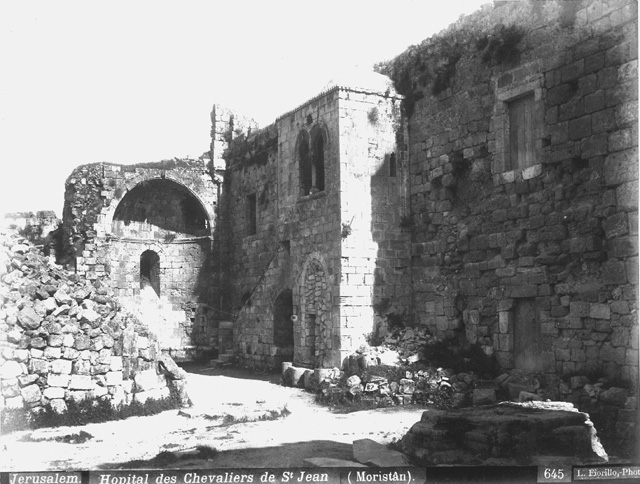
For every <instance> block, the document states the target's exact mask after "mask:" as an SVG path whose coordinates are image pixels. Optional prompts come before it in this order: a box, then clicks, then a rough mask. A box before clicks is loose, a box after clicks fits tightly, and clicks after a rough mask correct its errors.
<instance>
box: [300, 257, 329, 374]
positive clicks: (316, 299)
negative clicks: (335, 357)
mask: <svg viewBox="0 0 640 484" xmlns="http://www.w3.org/2000/svg"><path fill="white" fill-rule="evenodd" d="M302 280H303V286H302V287H301V288H300V289H301V298H300V299H301V301H300V309H301V313H302V314H301V321H300V322H299V323H298V324H297V325H296V327H295V328H294V332H295V335H294V336H295V337H294V339H295V346H294V363H295V364H296V365H299V366H303V367H307V368H324V365H325V364H326V363H327V362H326V359H327V357H328V353H329V351H330V350H331V331H330V328H329V326H330V324H331V315H330V309H329V304H330V298H329V297H328V286H327V277H326V273H325V270H324V268H323V266H322V264H321V263H320V262H319V261H317V260H314V259H312V260H311V261H310V262H309V264H308V265H307V267H306V270H305V274H304V277H303V279H302Z"/></svg>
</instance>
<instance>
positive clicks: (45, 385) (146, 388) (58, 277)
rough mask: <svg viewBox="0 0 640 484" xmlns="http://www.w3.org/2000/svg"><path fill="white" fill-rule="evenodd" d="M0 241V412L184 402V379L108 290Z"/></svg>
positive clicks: (13, 239)
mask: <svg viewBox="0 0 640 484" xmlns="http://www.w3.org/2000/svg"><path fill="white" fill-rule="evenodd" d="M0 238H1V240H2V242H1V245H0V281H1V284H0V303H1V304H0V335H1V337H0V381H1V396H0V406H1V407H4V408H23V407H26V408H29V409H31V411H38V410H40V409H42V408H44V407H47V406H50V407H51V408H53V409H54V410H56V411H58V412H62V411H64V410H65V409H66V408H67V402H69V401H70V400H71V399H74V400H80V399H85V398H91V399H98V398H102V399H108V400H110V401H111V402H112V403H113V404H114V405H119V404H128V403H131V402H133V401H138V402H145V401H146V400H147V399H149V398H154V399H162V398H167V397H169V396H170V394H171V393H173V394H174V395H175V396H177V397H178V398H180V399H181V400H182V402H183V403H186V402H187V400H188V397H187V395H186V390H185V374H184V372H183V371H182V370H181V369H180V368H179V367H177V366H176V365H175V363H174V362H173V360H171V358H169V357H167V356H164V355H161V354H160V351H159V347H158V343H157V339H156V337H155V336H154V335H152V334H150V333H149V331H148V330H147V329H146V328H145V327H144V326H143V325H141V324H140V323H139V322H138V321H137V320H136V319H135V318H134V317H133V316H132V315H131V314H129V313H127V312H126V311H124V310H122V309H121V308H120V306H119V304H118V303H117V301H116V300H115V298H114V297H113V294H112V292H111V290H110V289H109V288H108V287H107V286H105V285H103V284H101V283H100V282H98V281H94V282H91V281H87V280H83V279H81V278H78V277H76V275H75V274H72V273H69V272H67V271H65V270H63V269H61V268H60V267H58V266H56V265H55V264H54V263H53V262H52V261H50V260H49V259H48V258H46V257H44V256H43V255H41V254H40V253H39V252H38V251H37V250H36V249H35V248H34V247H33V246H31V245H30V244H29V243H28V242H27V241H26V240H24V239H23V238H21V237H19V236H18V235H16V234H14V233H3V234H0Z"/></svg>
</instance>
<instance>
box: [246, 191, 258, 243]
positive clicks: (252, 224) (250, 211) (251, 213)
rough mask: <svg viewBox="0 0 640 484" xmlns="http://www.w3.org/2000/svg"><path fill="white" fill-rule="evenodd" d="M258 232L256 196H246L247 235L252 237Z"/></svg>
mask: <svg viewBox="0 0 640 484" xmlns="http://www.w3.org/2000/svg"><path fill="white" fill-rule="evenodd" d="M257 231H258V206H257V199H256V194H255V193H253V194H251V195H249V196H247V235H254V234H256V233H257Z"/></svg>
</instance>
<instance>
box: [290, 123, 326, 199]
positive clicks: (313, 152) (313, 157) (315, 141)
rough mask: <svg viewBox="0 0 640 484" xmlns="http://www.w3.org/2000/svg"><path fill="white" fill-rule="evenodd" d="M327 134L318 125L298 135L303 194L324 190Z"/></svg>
mask: <svg viewBox="0 0 640 484" xmlns="http://www.w3.org/2000/svg"><path fill="white" fill-rule="evenodd" d="M325 145H326V141H325V135H324V133H323V131H322V129H321V128H319V127H318V126H316V127H314V128H313V129H312V130H311V133H308V132H307V131H302V132H301V133H300V136H299V137H298V153H297V154H298V163H299V166H300V192H301V195H302V196H305V195H312V194H314V193H317V192H321V191H324V187H325V185H324V152H325Z"/></svg>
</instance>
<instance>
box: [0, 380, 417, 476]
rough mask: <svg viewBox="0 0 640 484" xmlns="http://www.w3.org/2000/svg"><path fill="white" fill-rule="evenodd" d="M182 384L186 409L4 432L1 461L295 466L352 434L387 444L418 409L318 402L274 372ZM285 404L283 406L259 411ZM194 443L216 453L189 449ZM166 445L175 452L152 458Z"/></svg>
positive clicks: (13, 464)
mask: <svg viewBox="0 0 640 484" xmlns="http://www.w3.org/2000/svg"><path fill="white" fill-rule="evenodd" d="M188 388H189V395H190V397H191V399H192V401H193V406H192V407H191V408H188V409H183V410H173V411H167V412H163V413H161V414H159V415H155V416H150V417H134V418H129V419H126V420H123V421H118V422H108V423H101V424H88V425H85V426H82V427H59V428H55V429H39V430H36V431H22V432H14V433H11V434H7V435H2V436H1V437H0V462H2V470H3V471H26V470H30V471H38V470H63V469H64V470H72V469H73V470H90V469H105V468H128V467H129V466H132V465H134V464H131V462H132V461H143V462H138V463H136V464H135V465H136V466H138V467H140V466H144V467H147V468H149V467H151V468H153V467H163V466H166V467H171V468H186V467H194V468H230V467H300V466H304V465H305V462H304V459H306V458H311V457H330V458H336V459H346V460H353V454H352V446H351V443H352V442H353V441H354V440H357V439H361V438H369V439H373V440H375V441H376V442H379V443H383V444H386V443H389V442H392V441H393V440H394V439H396V440H397V439H400V438H401V437H402V436H403V435H404V434H405V433H406V432H407V430H408V429H409V427H410V426H411V425H412V424H413V423H415V422H417V421H418V420H419V419H420V415H421V413H422V412H423V411H424V409H421V408H419V407H414V406H411V407H396V408H389V409H379V410H368V411H360V412H354V413H350V414H344V413H336V412H333V411H331V410H330V409H328V408H326V407H322V406H319V405H318V404H316V403H315V402H314V396H313V395H312V394H310V393H307V392H305V391H304V390H301V389H296V388H289V387H284V386H282V385H280V384H279V375H277V374H269V375H255V374H249V373H247V372H243V371H240V370H229V369H227V370H219V369H213V368H197V369H195V368H194V369H191V370H190V371H189V376H188ZM284 408H286V409H287V410H288V411H289V412H290V413H289V414H288V415H286V416H284V417H280V418H277V419H275V420H260V418H269V417H272V416H273V414H274V413H280V412H281V411H282V410H283V409H284ZM285 413H286V412H285ZM82 431H84V432H86V433H88V434H90V435H91V438H90V439H88V440H86V441H84V442H81V443H66V442H64V441H63V439H64V437H65V436H72V435H74V434H80V432H82ZM67 440H69V439H67ZM199 446H206V447H209V448H214V449H216V450H217V451H218V452H217V453H215V455H213V456H209V457H202V458H188V456H189V455H191V454H192V453H193V452H194V451H195V450H196V449H197V448H198V447H199ZM164 451H171V452H172V453H173V454H174V455H177V456H182V458H180V459H179V460H178V461H177V462H166V463H161V462H159V461H158V460H155V461H151V459H153V458H154V457H156V456H157V455H158V454H160V453H162V452H164ZM185 457H187V458H185ZM144 461H147V462H146V463H145V462H144Z"/></svg>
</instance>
